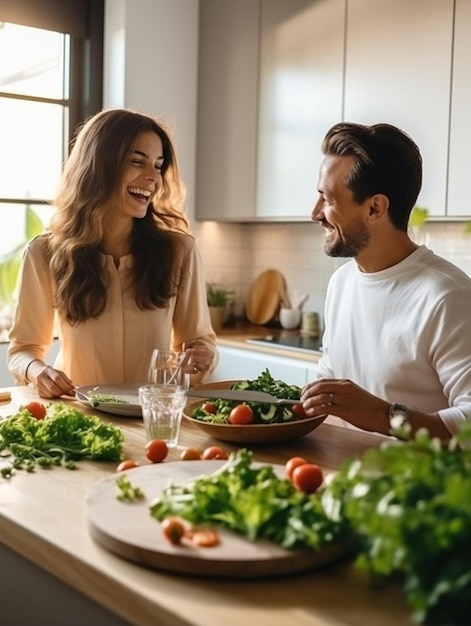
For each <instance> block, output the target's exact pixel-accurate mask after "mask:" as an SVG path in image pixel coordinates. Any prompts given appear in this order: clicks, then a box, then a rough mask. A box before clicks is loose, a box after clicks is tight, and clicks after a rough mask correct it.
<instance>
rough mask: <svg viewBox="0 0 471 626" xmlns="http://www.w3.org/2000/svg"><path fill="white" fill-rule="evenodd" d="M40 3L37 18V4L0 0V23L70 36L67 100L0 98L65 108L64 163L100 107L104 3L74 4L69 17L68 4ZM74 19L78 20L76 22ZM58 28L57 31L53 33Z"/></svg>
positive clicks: (83, 0) (58, 0) (31, 201)
mask: <svg viewBox="0 0 471 626" xmlns="http://www.w3.org/2000/svg"><path fill="white" fill-rule="evenodd" d="M42 3H43V6H42V11H41V13H40V14H37V13H36V12H35V11H37V5H38V3H37V0H16V2H15V3H14V4H13V5H12V3H11V2H8V3H5V0H0V21H2V22H12V23H15V24H19V25H21V26H30V27H34V28H41V29H44V30H52V31H54V32H60V33H63V34H67V35H69V36H70V54H69V93H68V97H67V98H45V97H39V96H29V95H25V94H15V93H5V92H2V91H0V96H2V97H4V98H10V99H13V100H26V101H29V102H43V103H53V104H58V105H61V106H63V107H65V109H64V112H65V113H66V112H67V110H68V118H69V119H68V121H67V120H63V129H64V147H63V156H64V160H65V158H66V157H67V156H68V153H69V150H70V145H71V141H72V139H73V137H74V133H75V130H76V128H77V126H78V125H79V124H81V123H83V122H84V121H85V120H86V119H87V118H88V117H90V116H91V115H93V114H95V113H97V112H98V111H100V110H101V109H102V106H103V46H104V4H105V0H74V1H73V6H74V11H73V12H72V13H70V14H67V13H64V5H65V4H67V5H69V3H64V2H63V0H47V1H45V0H42ZM44 3H45V4H44ZM44 9H46V10H44ZM77 17H81V18H82V19H81V20H80V21H78V20H77V19H76V18H77ZM58 18H60V19H58ZM58 28H60V29H61V30H57V29H58ZM77 28H78V30H77ZM66 31H69V32H66ZM51 200H52V198H31V197H28V198H25V197H24V198H20V197H13V198H12V197H6V198H4V197H0V204H19V205H27V204H28V205H30V206H34V205H44V204H49V203H50V202H51Z"/></svg>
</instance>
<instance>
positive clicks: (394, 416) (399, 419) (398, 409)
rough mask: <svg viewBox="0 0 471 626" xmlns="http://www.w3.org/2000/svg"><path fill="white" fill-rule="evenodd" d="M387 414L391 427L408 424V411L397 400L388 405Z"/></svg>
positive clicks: (400, 426) (401, 426)
mask: <svg viewBox="0 0 471 626" xmlns="http://www.w3.org/2000/svg"><path fill="white" fill-rule="evenodd" d="M388 416H389V426H390V427H391V429H396V428H403V427H404V426H406V425H407V424H409V411H408V410H407V408H406V407H405V406H403V405H402V404H398V403H397V402H393V403H392V404H391V406H390V407H389V412H388Z"/></svg>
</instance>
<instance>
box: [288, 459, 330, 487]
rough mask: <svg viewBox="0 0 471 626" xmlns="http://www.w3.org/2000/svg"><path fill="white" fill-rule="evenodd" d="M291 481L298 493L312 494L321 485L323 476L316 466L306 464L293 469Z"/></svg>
mask: <svg viewBox="0 0 471 626" xmlns="http://www.w3.org/2000/svg"><path fill="white" fill-rule="evenodd" d="M291 480H292V481H293V485H294V486H295V487H296V489H298V491H304V492H305V493H314V492H315V491H317V490H318V489H319V487H320V486H321V485H322V481H323V480H324V476H323V474H322V470H321V468H320V467H319V466H318V465H316V464H315V463H306V464H304V465H298V467H295V468H294V470H293V474H292V477H291Z"/></svg>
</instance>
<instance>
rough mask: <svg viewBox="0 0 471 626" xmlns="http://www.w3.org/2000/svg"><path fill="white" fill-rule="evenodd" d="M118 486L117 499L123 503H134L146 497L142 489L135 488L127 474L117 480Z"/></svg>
mask: <svg viewBox="0 0 471 626" xmlns="http://www.w3.org/2000/svg"><path fill="white" fill-rule="evenodd" d="M116 486H117V487H118V495H117V496H116V497H117V499H118V500H121V501H122V502H134V501H135V500H142V499H143V498H145V497H146V496H145V494H144V492H143V491H142V489H141V488H140V487H136V486H134V485H133V484H132V483H131V481H130V480H129V478H128V477H127V475H126V474H123V475H122V476H119V478H117V479H116Z"/></svg>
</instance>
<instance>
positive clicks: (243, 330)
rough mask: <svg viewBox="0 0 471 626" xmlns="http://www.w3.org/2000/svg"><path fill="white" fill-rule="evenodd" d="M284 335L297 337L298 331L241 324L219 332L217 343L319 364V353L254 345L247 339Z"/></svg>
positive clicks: (274, 345)
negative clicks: (276, 334) (277, 334)
mask: <svg viewBox="0 0 471 626" xmlns="http://www.w3.org/2000/svg"><path fill="white" fill-rule="evenodd" d="M280 332H281V333H283V334H284V335H287V336H296V335H298V334H299V331H298V330H294V331H293V330H282V329H280V328H269V327H267V326H255V325H250V324H245V323H240V324H238V325H235V326H233V327H228V328H222V329H221V330H220V331H218V335H217V343H218V345H220V346H227V347H232V348H239V349H243V350H248V351H249V352H258V353H262V354H267V355H272V356H280V357H285V358H291V359H298V360H303V361H306V362H308V363H317V361H318V360H319V357H320V353H319V352H315V351H308V350H295V349H293V350H291V349H289V348H287V347H279V346H277V345H276V344H267V345H260V344H252V343H247V339H253V338H262V337H266V336H267V335H273V334H275V333H280Z"/></svg>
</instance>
